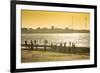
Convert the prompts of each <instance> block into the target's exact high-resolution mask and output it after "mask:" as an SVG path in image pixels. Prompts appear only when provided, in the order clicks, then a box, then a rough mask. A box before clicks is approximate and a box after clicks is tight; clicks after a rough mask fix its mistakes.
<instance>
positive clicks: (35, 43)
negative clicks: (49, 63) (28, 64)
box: [34, 40, 38, 50]
mask: <svg viewBox="0 0 100 73" xmlns="http://www.w3.org/2000/svg"><path fill="white" fill-rule="evenodd" d="M34 45H35V46H36V50H37V46H38V45H37V41H36V40H34Z"/></svg>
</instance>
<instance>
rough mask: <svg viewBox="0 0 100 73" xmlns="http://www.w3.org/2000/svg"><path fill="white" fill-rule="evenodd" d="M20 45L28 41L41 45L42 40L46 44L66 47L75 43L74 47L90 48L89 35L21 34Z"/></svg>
mask: <svg viewBox="0 0 100 73" xmlns="http://www.w3.org/2000/svg"><path fill="white" fill-rule="evenodd" d="M21 37H22V38H21V40H22V43H24V41H25V40H27V41H28V43H30V40H37V43H38V44H43V43H44V40H48V44H50V43H51V42H53V43H58V44H59V43H64V42H66V43H67V45H68V43H69V42H74V43H76V46H83V47H89V46H90V33H33V34H22V36H21Z"/></svg>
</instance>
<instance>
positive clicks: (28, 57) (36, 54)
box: [21, 50, 90, 63]
mask: <svg viewBox="0 0 100 73" xmlns="http://www.w3.org/2000/svg"><path fill="white" fill-rule="evenodd" d="M89 59H90V56H89V54H88V53H84V54H81V53H80V54H72V53H58V52H49V51H32V50H21V62H22V63H30V62H46V61H74V60H89Z"/></svg>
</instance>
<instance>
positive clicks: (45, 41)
mask: <svg viewBox="0 0 100 73" xmlns="http://www.w3.org/2000/svg"><path fill="white" fill-rule="evenodd" d="M47 43H48V41H47V40H44V51H46V49H47V48H46V47H47Z"/></svg>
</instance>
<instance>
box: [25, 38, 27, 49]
mask: <svg viewBox="0 0 100 73" xmlns="http://www.w3.org/2000/svg"><path fill="white" fill-rule="evenodd" d="M25 47H26V49H27V48H28V45H27V40H25Z"/></svg>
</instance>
